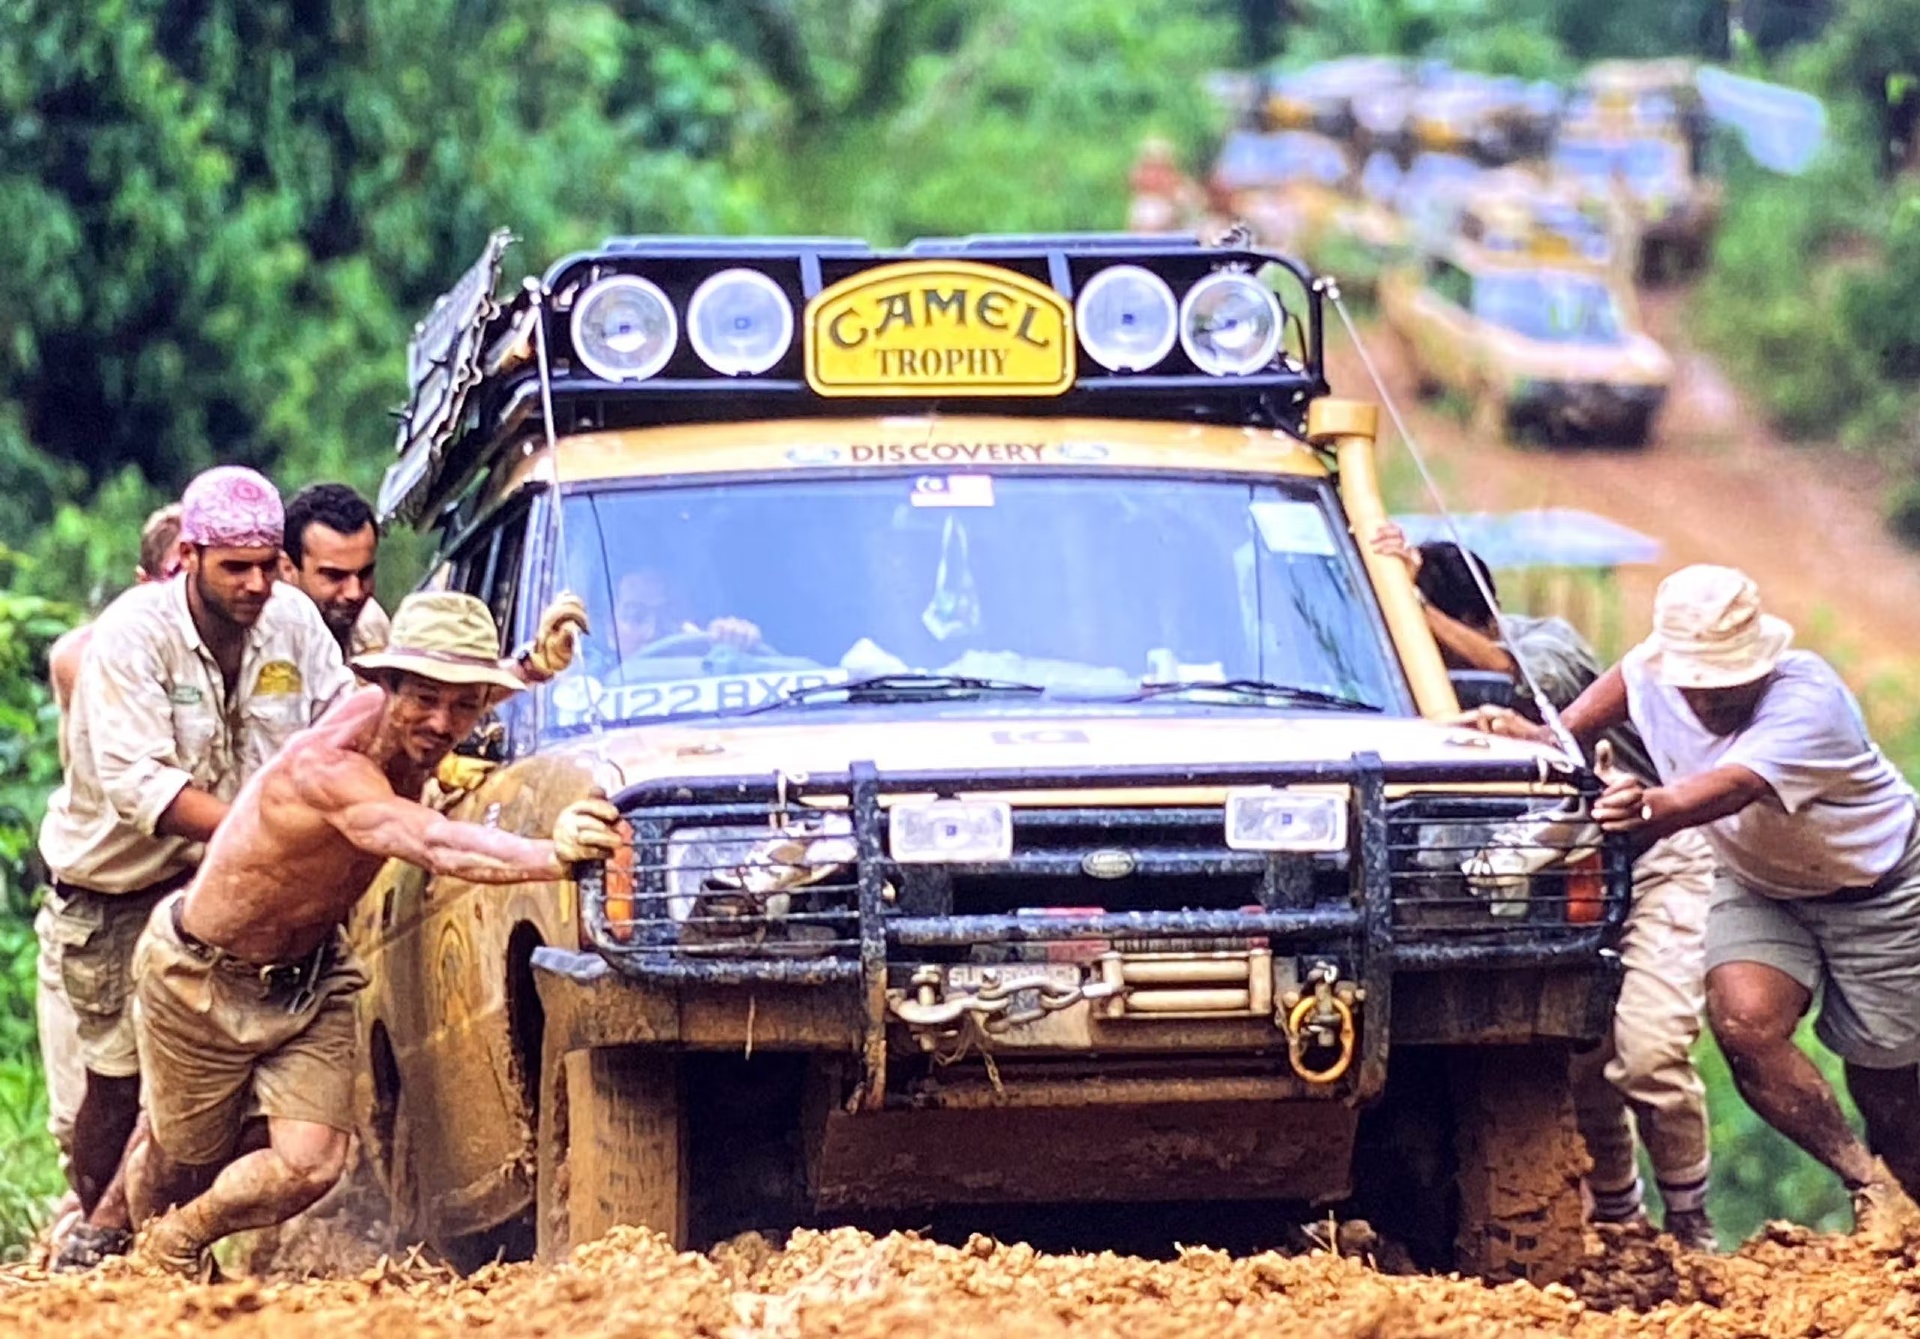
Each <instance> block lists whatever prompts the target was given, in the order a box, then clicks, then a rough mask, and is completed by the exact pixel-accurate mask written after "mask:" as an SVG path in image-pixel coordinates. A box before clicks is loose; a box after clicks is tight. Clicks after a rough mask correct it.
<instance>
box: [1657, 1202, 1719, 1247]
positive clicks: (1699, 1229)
mask: <svg viewBox="0 0 1920 1339" xmlns="http://www.w3.org/2000/svg"><path fill="white" fill-rule="evenodd" d="M1666 1231H1667V1235H1668V1236H1669V1237H1672V1238H1673V1239H1674V1240H1675V1241H1677V1242H1679V1243H1680V1247H1681V1249H1682V1250H1688V1251H1698V1252H1700V1253H1701V1254H1702V1255H1713V1254H1715V1253H1716V1252H1718V1251H1719V1249H1720V1238H1719V1237H1718V1236H1717V1235H1715V1233H1714V1230H1713V1220H1712V1219H1710V1218H1708V1217H1707V1211H1706V1210H1705V1209H1673V1210H1670V1211H1669V1212H1668V1213H1667V1227H1666Z"/></svg>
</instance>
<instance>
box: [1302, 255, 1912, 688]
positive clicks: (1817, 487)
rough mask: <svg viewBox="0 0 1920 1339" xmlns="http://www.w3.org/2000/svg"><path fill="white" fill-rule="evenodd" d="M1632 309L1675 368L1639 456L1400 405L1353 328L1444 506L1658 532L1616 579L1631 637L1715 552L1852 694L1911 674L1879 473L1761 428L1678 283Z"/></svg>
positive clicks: (1354, 375) (1344, 375)
mask: <svg viewBox="0 0 1920 1339" xmlns="http://www.w3.org/2000/svg"><path fill="white" fill-rule="evenodd" d="M1641 307H1642V312H1643V315H1644V316H1645V318H1646V320H1647V323H1648V326H1649V328H1650V329H1651V330H1652V331H1653V333H1654V335H1655V336H1656V337H1657V338H1659V339H1660V340H1661V341H1662V342H1663V343H1665V344H1666V346H1667V347H1668V348H1669V349H1670V350H1671V351H1672V352H1673V354H1674V357H1675V360H1676V362H1677V364H1678V376H1677V379H1676V383H1675V385H1674V388H1673V393H1672V396H1671V398H1670V400H1669V402H1668V405H1667V408H1666V410H1665V412H1664V413H1663V415H1662V417H1661V419H1660V420H1659V423H1658V425H1657V429H1656V439H1655V441H1654V443H1653V444H1652V445H1651V446H1650V447H1648V448H1647V449H1645V450H1642V451H1632V450H1607V449H1598V450H1596V449H1584V450H1583V449H1577V448H1575V449H1567V448H1562V449H1557V450H1556V449H1552V448H1544V447H1532V448H1515V447H1503V446H1492V447H1489V446H1487V445H1485V444H1482V443H1478V442H1476V441H1474V440H1473V439H1472V437H1471V435H1470V434H1469V432H1468V431H1467V429H1466V427H1465V425H1464V424H1463V423H1461V422H1460V420H1459V419H1458V418H1456V417H1454V416H1451V415H1449V414H1447V413H1445V412H1443V411H1442V410H1440V409H1438V408H1436V407H1434V406H1432V405H1423V404H1418V403H1416V402H1415V401H1414V398H1413V393H1412V383H1411V379H1410V378H1409V377H1408V375H1407V370H1406V368H1405V366H1404V363H1403V360H1402V357H1401V351H1400V348H1399V346H1398V343H1397V341H1395V340H1394V339H1393V338H1391V336H1390V335H1389V334H1388V333H1387V332H1386V330H1385V329H1384V328H1373V329H1371V330H1369V331H1367V332H1366V338H1367V340H1368V346H1367V347H1368V351H1369V352H1370V353H1371V354H1372V355H1373V357H1374V359H1375V361H1376V362H1378V363H1380V364H1381V365H1382V368H1383V371H1384V372H1385V374H1386V378H1387V382H1388V385H1389V387H1390V389H1391V390H1392V391H1393V393H1394V395H1395V397H1396V399H1397V400H1398V401H1399V403H1400V406H1401V408H1402V410H1403V412H1406V413H1407V414H1408V416H1409V420H1410V423H1411V426H1412V428H1413V431H1414V435H1415V436H1416V438H1417V439H1418V440H1419V441H1420V444H1421V446H1422V448H1423V449H1424V450H1425V451H1426V453H1427V456H1428V458H1429V460H1430V462H1431V463H1432V464H1433V465H1434V467H1435V470H1436V473H1438V474H1439V476H1440V480H1441V486H1442V488H1443V489H1444V490H1445V492H1446V493H1447V500H1448V503H1449V505H1450V506H1452V507H1453V508H1455V509H1456V510H1460V511H1482V510H1504V509H1512V508H1521V507H1546V506H1565V507H1578V508H1581V509H1583V510H1587V511H1593V512H1598V513H1600V514H1601V515H1603V516H1606V517H1609V518H1610V519H1612V520H1615V521H1619V522H1621V523H1622V524H1625V525H1628V526H1631V527H1632V528H1634V529H1635V530H1639V531H1641V532H1642V533H1644V534H1647V535H1651V536H1653V537H1654V538H1656V539H1658V540H1659V541H1660V542H1661V544H1662V546H1663V548H1664V553H1663V556H1662V558H1661V561H1660V562H1659V563H1658V564H1656V565H1654V566H1651V567H1641V568H1626V569H1623V570H1622V572H1621V574H1620V576H1621V589H1622V595H1623V601H1624V606H1625V607H1624V609H1623V611H1622V613H1623V617H1624V626H1625V629H1626V631H1627V633H1628V635H1629V637H1631V638H1638V637H1639V636H1640V635H1641V634H1642V633H1643V632H1644V630H1645V628H1646V626H1647V617H1648V612H1649V610H1650V609H1651V607H1652V602H1653V589H1654V587H1655V585H1657V584H1658V582H1659V579H1660V577H1661V576H1663V575H1665V574H1666V573H1667V572H1669V571H1671V570H1673V569H1674V568H1675V567H1679V566H1682V565H1684V564H1686V563H1692V562H1720V563H1727V564H1730V565H1732V566H1735V567H1740V568H1743V569H1744V570H1745V571H1747V572H1748V573H1749V574H1750V575H1752V577H1753V578H1754V580H1756V581H1757V582H1759V584H1760V592H1761V596H1762V598H1763V599H1764V600H1765V601H1766V602H1767V604H1768V607H1769V608H1770V609H1772V610H1773V611H1774V612H1776V613H1778V614H1780V615H1782V616H1783V617H1785V618H1786V619H1788V620H1789V621H1790V622H1792V623H1793V624H1794V625H1795V627H1796V628H1798V629H1800V630H1801V631H1802V633H1803V640H1806V641H1808V642H1809V643H1811V644H1812V645H1814V647H1815V649H1818V650H1820V651H1822V652H1823V653H1825V654H1827V655H1829V656H1830V657H1833V658H1834V659H1836V660H1837V661H1838V662H1839V663H1841V665H1842V667H1843V668H1844V669H1845V670H1846V671H1847V672H1848V675H1849V677H1850V679H1851V680H1852V681H1853V683H1854V684H1855V685H1856V687H1857V688H1863V689H1864V688H1865V687H1866V686H1867V685H1869V684H1871V683H1872V682H1874V681H1875V680H1878V679H1882V678H1884V677H1886V676H1890V675H1901V676H1912V675H1914V674H1915V672H1916V671H1920V556H1916V555H1915V554H1914V553H1913V552H1912V551H1911V550H1908V549H1906V548H1904V547H1902V546H1901V545H1900V544H1899V542H1898V541H1896V540H1895V539H1894V538H1893V537H1892V535H1891V534H1890V533H1889V532H1888V530H1887V529H1886V527H1885V526H1884V524H1883V523H1882V521H1881V512H1880V495H1881V490H1882V487H1883V483H1884V481H1883V480H1882V479H1881V478H1880V477H1879V476H1878V475H1877V474H1876V473H1875V472H1874V471H1872V470H1871V469H1869V468H1868V467H1867V466H1866V465H1865V464H1864V463H1862V462H1860V461H1858V460H1856V459H1854V458H1852V457H1847V456H1840V455H1837V454H1834V453H1815V452H1811V451H1807V450H1804V449H1801V448H1796V447H1794V446H1791V445H1789V444H1787V443H1785V442H1783V441H1781V440H1779V438H1778V437H1776V436H1775V435H1774V434H1773V433H1772V432H1771V431H1769V430H1768V428H1767V426H1766V424H1765V422H1764V421H1763V420H1762V419H1761V417H1760V416H1759V415H1758V414H1757V413H1755V412H1753V410H1752V408H1751V407H1750V406H1748V405H1747V404H1745V403H1743V401H1742V399H1741V397H1740V396H1739V395H1738V393H1737V392H1736V391H1735V390H1734V388H1733V387H1732V386H1730V385H1729V384H1728V382H1727V380H1726V378H1725V377H1724V376H1723V375H1722V373H1721V372H1720V370H1719V369H1718V367H1716V366H1715V364H1714V363H1713V361H1712V360H1711V359H1710V358H1708V357H1706V356H1705V355H1703V354H1701V353H1700V352H1699V351H1698V350H1697V349H1695V348H1694V347H1692V345H1691V342H1690V340H1689V338H1688V333H1687V329H1686V296H1685V294H1684V292H1682V291H1679V290H1669V291H1664V292H1657V293H1650V294H1646V295H1643V297H1642V299H1641ZM1330 344H1331V347H1332V355H1331V361H1332V364H1333V366H1332V370H1331V376H1332V378H1333V384H1334V387H1335V389H1336V390H1338V391H1339V392H1341V393H1342V394H1346V395H1355V396H1365V397H1366V398H1371V391H1370V388H1369V387H1368V383H1367V379H1366V376H1365V373H1364V371H1363V370H1362V368H1361V365H1360V363H1359V360H1358V359H1357V357H1356V356H1355V355H1354V353H1353V350H1352V346H1351V345H1350V344H1349V343H1348V342H1347V339H1346V336H1345V334H1344V332H1339V331H1336V332H1335V333H1334V334H1333V335H1332V336H1331V337H1330ZM1384 430H1385V425H1384V424H1383V434H1384ZM1384 440H1385V438H1384V435H1383V441H1384ZM1398 449H1399V448H1398V445H1397V443H1387V445H1386V447H1385V451H1386V452H1393V451H1396V450H1398ZM1822 465H1824V466H1825V469H1824V470H1823V469H1822V468H1821V467H1820V466H1822ZM1868 706H1869V708H1870V709H1871V707H1872V703H1871V702H1870V703H1869V704H1868Z"/></svg>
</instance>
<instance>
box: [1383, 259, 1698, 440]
mask: <svg viewBox="0 0 1920 1339" xmlns="http://www.w3.org/2000/svg"><path fill="white" fill-rule="evenodd" d="M1380 310H1381V315H1382V316H1383V318H1384V319H1385V321H1386V323H1387V324H1388V326H1389V327H1390V328H1392V330H1393V331H1394V332H1395V333H1396V334H1397V335H1398V336H1399V337H1400V339H1401V340H1402V341H1403V342H1404V343H1405V345H1406V347H1407V352H1408V357H1409V359H1410V361H1411V363H1412V365H1413V368H1414V372H1415V377H1416V379H1417V384H1418V386H1419V388H1420V389H1421V390H1422V391H1423V392H1425V393H1431V392H1436V391H1441V390H1446V391H1450V392H1452V393H1454V394H1456V395H1459V396H1461V397H1463V398H1465V399H1466V400H1467V402H1468V403H1469V404H1470V405H1471V407H1472V417H1473V427H1474V431H1475V432H1476V433H1477V434H1478V435H1480V436H1482V437H1484V438H1487V439H1489V440H1495V441H1499V440H1505V439H1507V438H1509V437H1514V438H1539V439H1542V440H1545V441H1549V442H1575V441H1604V442H1617V443H1620V444H1623V445H1628V446H1643V445H1645V444H1646V442H1647V440H1648V439H1649V437H1650V436H1651V435H1652V431H1653V423H1654V419H1655V417H1656V416H1657V415H1658V414H1659V412H1660V407H1661V405H1662V404H1663V403H1664V402H1665V400H1666V394H1667V388H1668V385H1669V384H1670V383H1671V381H1672V379H1673V360H1672V359H1671V358H1670V357H1669V356H1668V354H1667V352H1666V351H1665V350H1664V349H1662V348H1661V347H1660V345H1659V344H1658V343H1657V342H1655V340H1654V339H1653V338H1652V337H1651V336H1649V335H1647V334H1646V333H1645V332H1643V331H1641V330H1640V329H1639V328H1638V325H1637V322H1636V321H1635V319H1634V316H1633V307H1632V305H1631V300H1630V299H1623V297H1622V295H1621V292H1620V290H1619V288H1618V286H1617V285H1616V284H1615V283H1614V282H1613V281H1612V279H1611V277H1610V275H1609V274H1608V272H1607V271H1606V270H1605V269H1604V268H1603V267H1601V266H1598V265H1596V264H1594V263H1593V261H1592V260H1591V259H1590V258H1589V257H1587V256H1584V255H1582V254H1580V253H1579V252H1578V251H1577V250H1576V249H1575V246H1574V243H1573V240H1572V239H1571V238H1569V237H1567V236H1565V235H1563V234H1560V233H1556V232H1548V231H1536V232H1534V233H1533V234H1531V235H1530V236H1529V238H1528V241H1527V243H1526V246H1525V249H1523V250H1514V249H1506V248H1501V247H1495V246H1488V245H1484V244H1481V243H1476V242H1473V241H1469V240H1466V239H1465V238H1464V237H1463V238H1456V239H1455V240H1454V241H1453V242H1451V243H1449V244H1447V245H1445V246H1444V247H1442V248H1440V249H1438V250H1436V251H1434V252H1433V253H1431V254H1429V255H1426V256H1424V257H1422V258H1421V259H1419V260H1418V261H1415V262H1413V263H1411V264H1408V265H1403V266H1399V267H1396V268H1395V269H1393V270H1391V271H1390V272H1388V273H1387V274H1386V275H1384V276H1382V278H1381V281H1380Z"/></svg>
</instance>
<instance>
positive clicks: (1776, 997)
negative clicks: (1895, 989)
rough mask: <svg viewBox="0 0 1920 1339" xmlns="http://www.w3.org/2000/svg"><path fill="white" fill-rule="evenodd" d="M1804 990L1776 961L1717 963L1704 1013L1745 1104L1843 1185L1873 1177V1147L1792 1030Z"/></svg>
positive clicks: (1806, 1000) (1806, 997)
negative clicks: (1854, 1128)
mask: <svg viewBox="0 0 1920 1339" xmlns="http://www.w3.org/2000/svg"><path fill="white" fill-rule="evenodd" d="M1811 1002H1812V996H1811V995H1810V994H1809V993H1808V992H1807V990H1806V989H1805V988H1804V987H1802V986H1801V985H1800V984H1799V983H1798V982H1797V981H1795V980H1794V979H1793V978H1792V977H1790V976H1788V975H1787V974H1786V973H1785V972H1782V971H1780V970H1779V969H1778V968H1774V967H1769V966H1766V965H1765V964H1764V963H1757V962H1729V963H1722V964H1721V965H1720V966H1718V967H1716V968H1714V969H1713V970H1712V971H1711V972H1708V973H1707V1020H1708V1021H1709V1022H1710V1023H1711V1024H1712V1025H1713V1035H1714V1036H1715V1037H1717V1038H1718V1039H1719V1041H1720V1049H1721V1050H1722V1051H1724V1052H1726V1056H1727V1065H1728V1067H1729V1068H1730V1069H1731V1070H1732V1071H1733V1082H1734V1086H1735V1087H1737V1088H1739V1090H1740V1096H1742V1097H1744V1098H1745V1099H1746V1100H1747V1105H1748V1106H1751V1107H1752V1108H1753V1109H1754V1111H1755V1112H1757V1113H1758V1114H1759V1116H1760V1118H1761V1119H1762V1120H1764V1121H1766V1123H1767V1124H1769V1125H1771V1126H1772V1127H1773V1128H1774V1129H1776V1130H1778V1131H1780V1133H1781V1134H1784V1135H1785V1136H1787V1138H1789V1139H1791V1140H1793V1142H1794V1143H1796V1144H1798V1145H1800V1147H1801V1148H1803V1149H1805V1150H1806V1151H1807V1152H1808V1153H1809V1154H1811V1155H1812V1156H1813V1157H1814V1158H1816V1159H1818V1160H1819V1162H1820V1163H1821V1165H1823V1166H1825V1167H1827V1168H1828V1169H1829V1170H1831V1171H1832V1172H1833V1173H1834V1174H1835V1175H1836V1176H1838V1177H1839V1178H1840V1179H1841V1181H1843V1182H1844V1183H1845V1184H1846V1185H1847V1187H1848V1188H1849V1189H1858V1188H1859V1187H1861V1186H1864V1185H1866V1184H1867V1182H1869V1181H1870V1180H1872V1179H1873V1154H1872V1153H1870V1152H1869V1151H1868V1150H1867V1146H1866V1145H1865V1144H1863V1143H1861V1142H1860V1140H1859V1139H1857V1138H1855V1137H1854V1133H1853V1131H1852V1130H1851V1129H1850V1128H1849V1127H1848V1125H1847V1118H1846V1117H1845V1116H1844V1115H1842V1114H1841V1111H1840V1103H1839V1100H1838V1099H1837V1098H1835V1097H1834V1095H1833V1089H1832V1088H1831V1087H1830V1086H1828V1084H1827V1081H1826V1080H1825V1079H1823V1078H1822V1077H1820V1071H1819V1070H1817V1069H1815V1068H1814V1067H1813V1062H1812V1061H1811V1060H1809V1059H1808V1058H1807V1057H1806V1054H1805V1053H1804V1052H1802V1051H1801V1050H1800V1048H1799V1047H1798V1046H1795V1045H1794V1044H1793V1030H1794V1027H1795V1026H1796V1025H1797V1024H1798V1023H1799V1021H1800V1017H1801V1015H1803V1014H1804V1013H1806V1011H1807V1006H1808V1005H1809V1004H1810V1003H1811Z"/></svg>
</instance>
